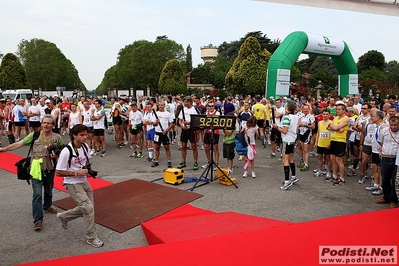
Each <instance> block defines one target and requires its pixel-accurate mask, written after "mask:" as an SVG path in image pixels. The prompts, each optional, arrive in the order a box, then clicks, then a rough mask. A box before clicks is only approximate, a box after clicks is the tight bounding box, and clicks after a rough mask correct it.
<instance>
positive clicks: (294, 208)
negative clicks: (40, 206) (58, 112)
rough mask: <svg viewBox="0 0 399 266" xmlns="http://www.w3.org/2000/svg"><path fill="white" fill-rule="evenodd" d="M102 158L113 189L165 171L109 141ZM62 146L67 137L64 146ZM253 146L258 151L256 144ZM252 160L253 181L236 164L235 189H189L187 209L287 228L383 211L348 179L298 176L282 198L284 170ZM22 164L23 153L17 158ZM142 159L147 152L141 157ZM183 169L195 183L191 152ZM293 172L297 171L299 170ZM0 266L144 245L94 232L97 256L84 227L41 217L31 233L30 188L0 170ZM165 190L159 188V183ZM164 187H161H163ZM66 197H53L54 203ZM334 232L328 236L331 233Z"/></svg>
mask: <svg viewBox="0 0 399 266" xmlns="http://www.w3.org/2000/svg"><path fill="white" fill-rule="evenodd" d="M106 138H107V141H108V144H109V145H108V151H107V152H108V155H107V156H106V157H103V158H102V157H97V156H95V157H93V159H92V160H91V161H92V164H93V168H94V169H95V170H98V171H99V176H100V177H101V178H103V179H105V180H108V181H111V182H114V183H118V182H121V181H124V180H127V179H131V178H138V179H142V180H147V181H151V180H154V179H156V178H158V177H163V170H164V169H165V168H166V160H165V153H164V151H161V160H160V166H158V167H155V168H152V167H150V163H147V162H145V158H146V157H144V158H142V159H134V158H129V155H130V154H131V150H130V149H129V147H125V148H122V149H116V148H114V145H113V144H114V143H113V142H112V136H111V135H107V137H106ZM67 140H68V138H67V137H65V141H67ZM258 144H259V143H258ZM171 148H172V163H173V166H174V167H176V166H177V165H178V164H179V162H180V161H181V155H180V152H179V151H178V147H177V145H173V146H171ZM257 151H258V155H257V157H256V161H255V169H256V173H257V178H255V179H253V178H245V179H244V178H242V177H241V175H242V173H243V169H242V166H243V162H242V161H238V160H235V168H234V175H235V176H236V177H237V179H238V182H237V185H238V189H236V188H235V187H233V186H224V185H221V184H219V183H218V182H217V181H214V182H212V183H210V184H208V185H205V186H202V187H199V188H196V189H195V192H197V193H201V194H203V195H204V197H202V198H200V199H198V200H196V201H194V202H192V205H193V206H196V207H200V208H204V209H208V210H212V211H215V212H222V211H236V212H240V213H244V214H250V215H256V216H261V217H269V218H274V219H281V220H286V221H292V222H304V221H310V220H314V219H322V218H326V217H333V216H338V215H346V214H352V213H359V212H366V211H374V210H381V209H385V208H387V206H386V205H384V206H381V205H377V204H375V203H374V202H375V201H376V200H377V199H378V197H376V196H373V195H371V193H369V192H367V191H365V190H364V188H365V187H366V186H368V185H369V181H367V182H366V183H365V184H361V185H359V184H357V178H354V177H352V178H347V179H346V185H345V186H340V187H334V186H333V185H332V184H331V183H326V182H324V181H323V179H324V177H318V178H316V177H313V172H312V171H308V172H300V171H298V173H297V176H298V177H299V179H300V181H299V182H298V183H297V184H295V185H294V186H293V187H291V188H290V189H289V190H287V191H281V190H280V189H279V187H280V186H281V183H282V181H283V179H284V178H283V176H284V173H283V167H282V165H281V163H279V162H278V161H277V160H275V159H270V160H269V159H266V156H267V155H269V154H270V147H267V148H266V149H261V148H260V145H258V149H257ZM15 153H16V154H19V155H22V156H24V155H25V154H26V153H27V148H26V147H24V148H22V149H21V150H18V151H16V152H15ZM144 154H145V155H147V153H146V151H145V152H144ZM199 155H200V156H199V157H200V161H199V164H200V166H201V165H203V164H205V163H206V159H205V158H206V157H205V153H204V151H202V150H199ZM220 162H221V163H220V164H221V166H222V167H223V166H224V167H226V161H225V160H224V159H221V161H220ZM187 163H188V165H187V166H188V167H187V168H185V175H186V176H197V177H199V176H200V174H201V173H202V170H201V168H200V170H197V171H194V170H192V164H193V160H192V152H191V151H188V160H187ZM316 164H317V161H316V158H311V164H310V168H311V169H313V168H314V167H315V166H316ZM297 169H298V168H297ZM0 173H1V174H0V180H1V186H0V195H1V201H0V212H1V218H0V224H1V225H2V226H1V229H0V230H1V236H2V237H1V240H0V265H12V264H16V263H24V262H31V261H40V260H46V259H53V258H59V257H66V256H73V255H80V254H89V253H96V252H101V251H108V250H118V249H125V248H132V247H139V246H144V245H147V241H146V239H145V236H144V233H143V231H142V229H141V227H140V226H137V227H136V228H133V229H131V230H128V231H126V232H125V233H122V234H120V233H117V232H114V231H112V230H110V229H108V228H105V227H103V226H98V229H99V236H100V238H101V239H102V240H103V241H104V242H105V246H104V247H102V248H100V249H96V248H93V247H91V246H89V245H87V244H85V238H84V228H83V221H82V220H81V219H77V220H75V221H72V222H70V223H69V229H68V230H64V229H63V228H62V227H61V223H60V222H59V221H58V219H57V218H56V217H55V216H54V215H51V214H47V213H46V214H45V217H44V224H43V229H42V230H41V231H40V232H35V231H33V223H32V217H31V196H32V192H31V186H28V185H27V184H26V182H24V181H19V180H17V178H16V176H15V175H14V174H11V173H8V172H5V171H3V170H0ZM158 183H160V184H164V183H163V181H162V180H161V181H158ZM165 185H166V184H165ZM191 187H192V184H187V183H186V184H182V185H179V186H177V188H179V189H188V188H191ZM67 196H68V195H67V194H66V193H64V192H61V191H58V190H56V189H54V200H58V199H62V198H65V197H67ZM368 228H369V226H361V223H359V230H365V232H368V231H367V230H369V229H368ZM331 230H334V229H331Z"/></svg>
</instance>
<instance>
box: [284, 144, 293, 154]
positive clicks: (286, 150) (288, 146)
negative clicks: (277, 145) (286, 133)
mask: <svg viewBox="0 0 399 266" xmlns="http://www.w3.org/2000/svg"><path fill="white" fill-rule="evenodd" d="M294 146H295V144H294V143H292V144H289V143H284V142H283V150H282V151H281V154H291V153H294Z"/></svg>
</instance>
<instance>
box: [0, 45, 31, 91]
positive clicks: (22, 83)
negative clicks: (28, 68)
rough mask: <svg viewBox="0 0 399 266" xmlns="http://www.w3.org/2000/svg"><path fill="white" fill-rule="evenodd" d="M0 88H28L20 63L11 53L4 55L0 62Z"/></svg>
mask: <svg viewBox="0 0 399 266" xmlns="http://www.w3.org/2000/svg"><path fill="white" fill-rule="evenodd" d="M0 86H1V88H2V89H4V90H12V89H26V88H30V84H29V82H28V78H27V77H26V73H25V70H24V68H23V67H22V65H21V62H20V61H19V59H18V58H17V57H16V56H15V55H14V54H12V53H8V54H6V55H5V56H4V57H3V59H2V61H1V65H0Z"/></svg>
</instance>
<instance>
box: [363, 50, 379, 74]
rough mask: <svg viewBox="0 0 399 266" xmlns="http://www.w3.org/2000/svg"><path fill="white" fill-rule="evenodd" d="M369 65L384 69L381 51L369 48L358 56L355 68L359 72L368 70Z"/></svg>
mask: <svg viewBox="0 0 399 266" xmlns="http://www.w3.org/2000/svg"><path fill="white" fill-rule="evenodd" d="M371 67H375V68H377V69H379V70H384V67H385V56H384V55H383V54H382V53H381V52H378V51H376V50H371V51H368V52H367V53H365V54H364V55H362V56H361V57H359V61H358V62H357V68H358V70H359V72H362V71H364V70H368V69H370V68H371Z"/></svg>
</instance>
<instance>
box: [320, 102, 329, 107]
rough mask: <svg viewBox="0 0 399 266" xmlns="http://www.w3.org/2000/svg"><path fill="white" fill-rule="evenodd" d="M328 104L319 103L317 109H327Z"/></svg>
mask: <svg viewBox="0 0 399 266" xmlns="http://www.w3.org/2000/svg"><path fill="white" fill-rule="evenodd" d="M327 106H328V104H327V103H326V102H321V103H319V105H318V107H327Z"/></svg>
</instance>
